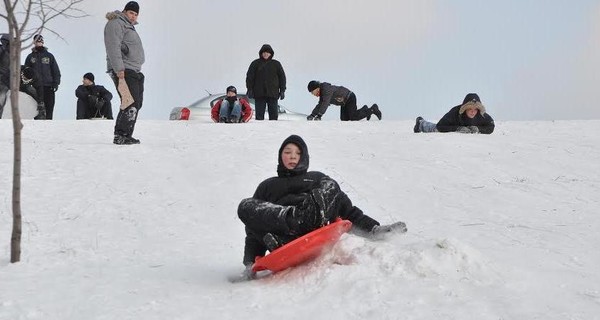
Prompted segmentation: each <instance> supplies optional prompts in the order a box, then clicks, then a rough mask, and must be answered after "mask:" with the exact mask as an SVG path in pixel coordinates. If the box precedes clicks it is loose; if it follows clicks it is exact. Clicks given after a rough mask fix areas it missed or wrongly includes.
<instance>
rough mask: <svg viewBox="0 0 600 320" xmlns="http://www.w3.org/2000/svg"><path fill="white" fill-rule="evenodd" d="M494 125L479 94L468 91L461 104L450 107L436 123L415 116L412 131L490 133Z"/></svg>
mask: <svg viewBox="0 0 600 320" xmlns="http://www.w3.org/2000/svg"><path fill="white" fill-rule="evenodd" d="M494 127H495V125H494V119H492V116H490V115H489V114H488V113H487V112H486V110H485V107H484V106H483V104H482V103H481V99H479V96H478V95H477V94H476V93H469V94H467V95H466V96H465V99H464V100H463V103H462V104H460V105H458V106H455V107H454V108H452V109H450V111H448V113H446V114H445V115H444V116H443V117H442V119H440V121H439V122H438V123H437V124H435V123H433V122H429V121H426V120H424V119H423V117H417V119H416V123H415V127H414V129H413V131H414V132H415V133H418V132H459V133H483V134H490V133H492V132H494Z"/></svg>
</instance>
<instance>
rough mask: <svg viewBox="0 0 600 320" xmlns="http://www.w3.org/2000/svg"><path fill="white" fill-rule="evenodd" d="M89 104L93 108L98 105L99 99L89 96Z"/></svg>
mask: <svg viewBox="0 0 600 320" xmlns="http://www.w3.org/2000/svg"><path fill="white" fill-rule="evenodd" d="M88 103H89V104H90V106H91V107H95V106H96V105H97V104H98V97H97V96H95V95H93V94H90V95H88Z"/></svg>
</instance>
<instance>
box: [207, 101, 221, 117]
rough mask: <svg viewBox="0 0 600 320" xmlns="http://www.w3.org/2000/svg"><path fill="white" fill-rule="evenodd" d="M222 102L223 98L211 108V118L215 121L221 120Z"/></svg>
mask: <svg viewBox="0 0 600 320" xmlns="http://www.w3.org/2000/svg"><path fill="white" fill-rule="evenodd" d="M221 103H223V99H221V100H219V101H217V103H215V105H214V106H213V107H212V108H211V109H210V118H211V119H212V120H213V121H214V122H219V110H220V109H221Z"/></svg>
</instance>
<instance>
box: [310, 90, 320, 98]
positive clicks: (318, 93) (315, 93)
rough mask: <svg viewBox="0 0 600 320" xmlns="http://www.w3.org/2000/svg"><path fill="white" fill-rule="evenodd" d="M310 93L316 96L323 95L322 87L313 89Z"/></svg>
mask: <svg viewBox="0 0 600 320" xmlns="http://www.w3.org/2000/svg"><path fill="white" fill-rule="evenodd" d="M310 94H312V95H313V96H315V97H318V96H320V95H321V88H316V89H315V90H313V91H311V92H310Z"/></svg>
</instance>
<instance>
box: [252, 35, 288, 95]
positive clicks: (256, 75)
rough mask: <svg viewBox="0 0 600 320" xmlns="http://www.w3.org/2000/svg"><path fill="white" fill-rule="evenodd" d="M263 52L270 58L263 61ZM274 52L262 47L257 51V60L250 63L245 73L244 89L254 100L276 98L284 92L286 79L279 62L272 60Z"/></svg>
mask: <svg viewBox="0 0 600 320" xmlns="http://www.w3.org/2000/svg"><path fill="white" fill-rule="evenodd" d="M263 52H269V53H270V54H271V56H270V57H269V59H267V60H265V59H263V57H262V54H263ZM274 55H275V52H274V51H273V48H271V46H270V45H268V44H265V45H263V46H262V47H261V48H260V50H259V51H258V59H256V60H254V61H252V63H251V64H250V67H248V72H247V73H246V89H247V90H248V91H250V92H252V93H253V95H254V98H278V97H279V95H280V93H282V92H285V89H286V78H285V72H284V71H283V67H282V66H281V63H279V61H277V60H274V59H273V56H274Z"/></svg>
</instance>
